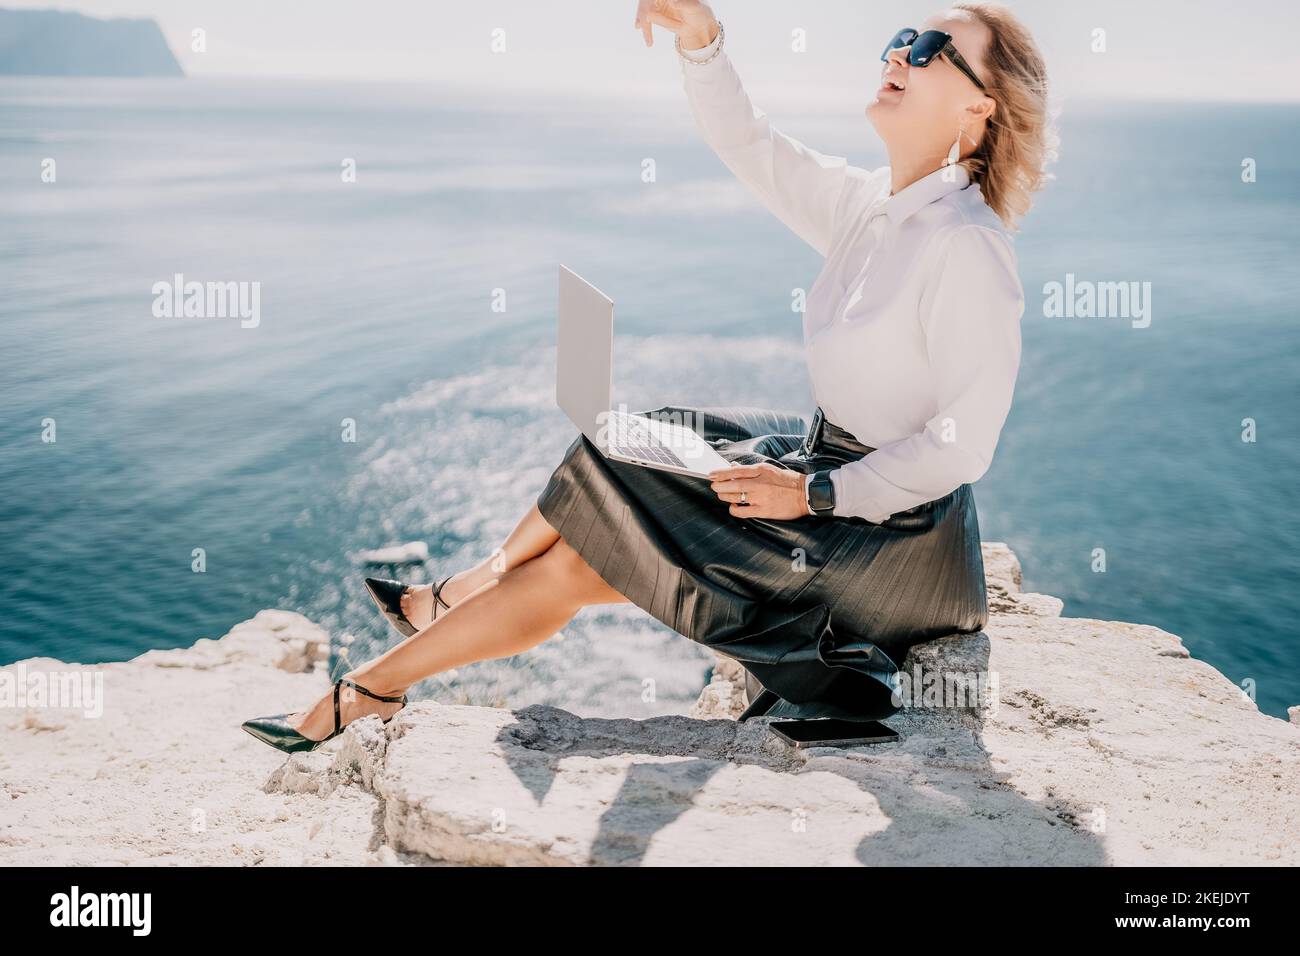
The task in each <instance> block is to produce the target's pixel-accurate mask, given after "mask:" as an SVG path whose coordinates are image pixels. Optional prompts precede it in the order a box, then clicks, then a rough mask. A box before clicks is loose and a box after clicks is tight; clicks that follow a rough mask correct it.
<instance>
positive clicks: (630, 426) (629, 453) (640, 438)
mask: <svg viewBox="0 0 1300 956" xmlns="http://www.w3.org/2000/svg"><path fill="white" fill-rule="evenodd" d="M610 421H611V422H612V423H616V424H614V427H612V428H611V429H610V433H609V449H610V451H612V452H614V453H615V454H618V455H622V456H624V457H626V458H636V459H639V460H640V461H652V462H655V463H656V464H660V465H670V466H672V467H674V468H685V467H686V463H685V462H684V461H682V460H681V459H680V458H678V457H677V455H676V454H674V453H673V451H672V450H671V449H670V448H668V446H666V445H665V444H663V442H661V441H660V440H659V439H658V438H656V437H655V436H654V435H652V434H650V432H648V431H647V430H646V429H644V428H642V427H641V426H639V425H637V424H636V423H635V422H631V421H628V418H627V416H613V415H611V416H610Z"/></svg>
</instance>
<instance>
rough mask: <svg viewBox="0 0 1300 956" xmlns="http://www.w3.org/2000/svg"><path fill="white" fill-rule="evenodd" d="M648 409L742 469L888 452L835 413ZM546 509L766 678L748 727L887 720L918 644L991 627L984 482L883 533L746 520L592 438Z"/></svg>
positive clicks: (651, 595)
mask: <svg viewBox="0 0 1300 956" xmlns="http://www.w3.org/2000/svg"><path fill="white" fill-rule="evenodd" d="M638 414H642V415H649V416H655V417H669V418H670V420H672V421H676V422H683V421H684V422H686V423H687V424H689V425H690V426H691V427H693V428H694V429H695V430H696V431H697V432H699V433H700V434H701V435H703V436H704V438H705V440H707V441H708V442H709V443H710V444H711V445H713V447H714V448H716V449H717V450H718V453H719V454H721V455H722V457H724V458H726V459H728V460H730V461H734V462H738V463H740V464H757V463H760V462H771V463H773V464H776V465H778V466H781V467H785V468H792V469H795V470H797V471H800V472H803V473H808V472H811V471H818V470H821V469H824V468H835V467H838V466H839V465H842V464H844V463H846V462H848V461H853V460H856V459H858V458H861V457H862V456H863V455H866V454H867V453H868V452H870V451H872V450H873V449H871V448H869V447H867V446H865V445H863V444H861V443H860V442H858V441H857V440H856V439H855V438H854V437H853V436H852V435H850V434H849V433H848V432H846V431H844V430H843V429H841V428H838V427H837V426H835V425H833V424H831V423H829V422H825V420H824V419H823V418H822V416H821V414H820V411H819V413H818V415H816V416H814V418H813V420H812V422H811V423H809V422H808V421H806V420H805V419H804V418H803V417H801V416H798V415H792V414H786V413H782V412H773V411H766V410H763V409H755V408H690V407H683V406H666V407H664V408H660V409H654V410H652V411H646V412H640V413H638ZM537 505H538V508H539V510H540V511H541V513H542V516H543V517H545V518H546V520H547V521H548V522H549V523H550V524H551V526H552V527H554V528H555V529H556V531H558V532H559V533H560V535H561V536H562V537H563V538H564V540H565V541H566V542H567V543H568V544H569V545H570V546H572V547H573V548H574V550H576V551H577V552H578V553H579V554H580V555H582V557H583V558H584V559H585V560H586V561H587V563H588V564H590V565H591V566H592V568H594V569H595V570H596V571H597V573H599V574H600V576H601V577H602V578H604V580H605V581H606V582H607V583H608V584H609V585H610V586H611V587H613V588H615V589H616V590H617V591H619V592H620V593H621V594H623V595H624V596H625V597H627V598H628V600H630V601H631V602H632V603H633V604H636V605H637V606H638V607H640V608H642V609H643V610H645V611H647V612H648V613H649V614H651V615H653V616H654V617H655V618H657V619H659V620H660V621H662V622H663V623H664V624H666V625H668V626H669V627H670V628H672V629H673V630H675V631H677V632H678V633H680V634H683V635H685V636H686V637H688V638H690V639H691V640H693V641H697V642H699V643H701V644H704V645H707V646H708V647H710V648H712V649H713V650H715V651H717V652H718V653H720V654H724V655H726V656H728V657H731V658H734V659H736V660H738V661H739V662H740V663H741V664H742V665H743V666H744V667H745V669H746V670H747V671H749V673H750V674H751V675H752V676H753V677H754V678H756V679H757V681H758V682H759V683H760V684H761V685H762V687H763V692H762V693H761V694H759V695H757V696H756V697H755V698H754V699H752V700H751V702H750V705H749V707H748V708H747V709H746V711H745V713H744V714H742V715H741V719H742V720H743V719H747V718H749V717H754V716H759V715H760V714H761V715H766V716H770V717H782V718H808V717H842V718H848V719H851V720H871V719H881V718H883V717H888V716H890V715H891V714H894V713H896V712H897V710H898V709H899V707H900V706H901V703H900V699H899V695H898V692H899V688H900V681H899V678H898V667H899V666H900V665H901V664H902V662H903V658H904V657H905V656H906V654H907V650H908V648H909V647H911V646H912V645H914V644H917V643H920V642H922V641H927V640H932V639H934V638H936V637H942V636H944V635H947V634H952V633H957V632H972V631H978V630H980V629H981V628H982V627H984V625H985V623H986V622H987V620H988V603H987V598H986V596H985V590H984V564H983V560H982V558H981V555H980V537H979V524H978V521H977V519H976V515H975V501H974V498H973V496H972V493H971V488H970V486H969V485H962V486H961V487H959V488H957V489H956V490H955V491H953V492H952V493H951V494H949V495H946V496H945V497H943V498H940V499H938V500H936V501H932V502H928V503H927V504H925V505H921V506H919V507H917V508H914V509H912V510H910V511H907V512H902V513H900V514H896V515H893V516H892V517H890V518H889V519H887V520H886V521H884V522H881V523H875V522H870V521H867V520H866V519H864V518H857V517H833V518H817V517H812V516H808V517H801V518H796V519H794V520H792V521H777V520H771V519H765V518H736V517H733V516H732V515H731V514H730V512H729V511H728V505H727V503H726V502H724V501H721V500H719V499H718V497H717V495H716V494H715V493H714V492H713V491H712V490H711V489H710V487H709V482H708V481H706V480H704V479H701V478H695V477H691V476H687V475H677V474H673V473H671V472H666V471H658V470H656V469H651V468H645V467H642V466H639V465H631V464H626V463H624V462H619V461H612V460H610V459H608V458H606V457H605V456H604V455H602V454H601V453H600V452H599V450H597V449H596V448H595V447H594V446H593V445H592V444H591V442H589V441H588V440H587V439H586V438H585V437H584V436H582V435H579V436H578V438H577V439H575V440H574V442H573V444H572V445H570V446H569V449H568V451H567V452H566V454H565V457H564V460H563V461H562V462H561V463H560V465H559V467H558V468H557V469H556V470H555V472H554V474H552V475H551V478H550V480H549V481H548V483H547V485H546V487H545V488H544V489H543V491H542V493H541V495H540V496H539V498H538V500H537Z"/></svg>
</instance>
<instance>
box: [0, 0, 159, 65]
mask: <svg viewBox="0 0 1300 956" xmlns="http://www.w3.org/2000/svg"><path fill="white" fill-rule="evenodd" d="M0 74H8V75H11V76H12V75H15V74H17V75H26V76H184V75H185V71H184V70H182V69H181V65H180V64H179V63H177V62H176V57H174V56H173V55H172V51H171V48H170V47H168V46H167V41H166V40H165V39H164V38H163V35H162V31H161V30H159V29H158V24H157V23H155V22H154V21H153V20H96V19H95V18H94V17H87V16H82V15H81V14H80V13H65V12H63V11H61V10H0Z"/></svg>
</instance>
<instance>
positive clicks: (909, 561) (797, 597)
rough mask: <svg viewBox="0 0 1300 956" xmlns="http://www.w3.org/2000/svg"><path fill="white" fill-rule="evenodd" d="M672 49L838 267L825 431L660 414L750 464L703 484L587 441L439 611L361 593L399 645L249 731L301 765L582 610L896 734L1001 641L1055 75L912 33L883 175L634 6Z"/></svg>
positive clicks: (985, 12)
mask: <svg viewBox="0 0 1300 956" xmlns="http://www.w3.org/2000/svg"><path fill="white" fill-rule="evenodd" d="M656 25H657V26H659V27H662V28H666V29H667V30H669V31H671V32H672V33H674V34H676V37H677V40H676V45H677V50H678V54H679V57H680V59H681V61H682V62H681V67H682V73H683V82H684V85H685V88H686V93H687V96H688V98H689V101H690V105H691V109H692V112H693V113H694V116H695V119H696V122H697V124H698V125H699V127H700V128H701V130H702V131H703V133H704V136H705V139H706V140H707V141H708V143H709V145H710V146H711V147H712V148H713V149H714V151H715V152H717V154H718V156H719V157H720V158H721V160H722V161H723V163H725V164H726V165H727V166H728V167H729V168H730V169H731V171H732V172H733V173H734V174H735V175H736V176H737V178H739V179H740V181H741V182H743V183H744V184H745V185H746V186H747V187H748V188H749V189H750V190H751V191H753V192H754V193H755V194H756V195H757V196H758V198H759V199H760V200H761V201H762V202H763V203H764V204H765V205H766V206H767V207H768V208H769V209H770V210H771V211H772V212H773V213H774V214H775V215H776V216H778V217H779V218H780V219H781V220H782V221H783V222H785V223H786V224H787V225H788V226H789V227H790V228H791V229H792V230H793V231H794V232H795V233H796V234H797V235H799V236H800V237H801V238H802V239H804V240H805V241H806V242H808V243H809V244H810V245H811V246H812V247H813V248H814V249H816V250H817V251H818V252H819V253H821V254H822V255H823V256H824V257H825V259H826V262H825V266H824V268H823V269H822V272H821V274H820V275H819V276H818V278H817V281H816V283H815V284H814V285H813V286H812V289H811V291H810V293H809V295H808V297H807V311H806V313H805V316H804V341H805V346H806V351H807V360H808V366H809V371H810V373H811V378H812V384H813V391H814V394H815V396H816V399H817V403H818V406H819V407H818V410H817V414H816V415H815V416H814V417H813V419H812V421H811V423H809V422H806V421H804V420H803V419H802V418H799V417H796V416H791V415H782V414H778V413H774V412H767V411H763V410H756V409H734V408H732V409H727V408H708V409H694V408H665V409H658V410H656V411H655V412H647V413H643V414H649V415H655V414H660V413H662V414H665V415H669V416H682V417H675V418H674V420H677V421H681V420H683V418H684V420H686V421H688V422H690V423H691V424H692V425H693V426H694V427H695V428H696V430H697V431H699V432H700V433H701V434H702V435H704V437H705V438H706V439H708V440H709V441H710V442H711V443H713V444H714V446H715V447H716V448H717V449H718V450H719V452H720V453H721V454H722V455H723V456H724V457H726V458H727V459H729V460H730V461H731V462H733V468H732V469H730V470H728V471H726V472H717V473H715V474H714V475H713V476H712V478H713V480H712V481H711V482H710V483H705V482H703V481H701V480H699V479H696V478H692V477H685V476H678V475H674V474H671V473H668V472H663V471H655V470H651V469H648V468H641V467H638V466H635V465H628V464H624V463H621V462H615V461H610V460H607V459H606V458H604V457H603V456H602V455H601V454H600V453H599V452H598V451H596V450H595V449H594V448H593V446H592V445H591V444H590V443H588V442H587V441H586V439H584V438H583V437H581V436H579V437H578V438H577V439H576V440H575V441H574V442H573V444H572V445H571V446H570V448H569V450H568V453H567V454H566V456H565V459H564V461H563V462H562V463H561V464H560V466H559V467H558V468H557V469H556V471H555V473H554V474H553V475H552V476H551V479H550V481H549V483H548V484H547V486H546V488H545V489H544V490H543V491H542V493H541V495H540V496H539V498H538V500H537V503H536V505H535V506H534V507H533V508H532V509H530V511H529V512H528V513H527V514H526V515H525V516H524V517H523V519H522V520H521V521H520V522H519V524H518V525H517V527H516V528H515V530H514V531H513V533H512V534H511V535H510V537H509V538H508V539H507V540H506V542H505V543H504V545H503V546H502V547H501V548H500V549H498V551H497V552H495V553H494V554H493V555H491V556H490V557H488V558H485V559H484V561H483V562H482V563H480V564H479V565H478V566H476V567H473V568H469V569H467V570H464V571H461V572H459V573H458V574H454V575H452V576H451V577H450V578H448V579H446V580H445V581H443V582H441V583H440V584H438V585H437V586H432V587H430V586H426V587H407V586H405V585H403V584H401V583H400V582H396V581H367V586H368V587H369V588H370V590H371V594H372V596H373V597H374V599H375V601H376V603H377V604H378V605H379V606H380V608H381V610H382V611H383V612H384V613H385V614H386V616H387V617H388V618H389V620H390V621H391V622H392V623H393V624H394V626H396V627H397V628H398V630H399V631H400V632H401V633H402V634H403V635H404V636H405V637H406V640H404V641H403V642H402V643H401V644H399V645H397V646H396V647H394V648H393V649H392V650H390V651H388V652H387V653H385V654H383V655H382V656H380V657H378V658H376V659H375V660H373V661H370V662H369V663H367V664H365V665H363V666H361V667H359V668H357V669H356V670H355V671H353V672H352V673H350V674H349V675H347V676H346V677H345V678H344V679H342V680H341V681H339V682H336V683H335V685H334V688H333V690H332V692H331V694H329V695H327V696H326V697H325V698H323V699H322V700H321V701H319V702H318V703H317V704H316V705H315V706H314V707H313V708H312V709H311V710H309V711H306V712H305V713H301V714H294V715H276V716H275V717H269V718H260V719H258V720H253V721H249V722H248V723H246V724H245V725H244V727H245V729H247V730H248V731H249V732H250V733H252V734H253V735H254V736H257V737H258V738H259V739H261V740H264V741H266V742H267V743H269V744H271V745H272V746H276V747H279V748H280V749H282V750H287V751H293V750H309V749H313V748H315V747H316V746H319V744H320V743H322V742H323V741H324V740H327V739H329V738H330V737H332V736H335V735H337V734H338V733H340V732H341V730H342V728H343V727H345V726H346V725H347V724H348V723H349V722H350V721H351V720H354V719H356V718H357V717H360V716H363V715H366V714H377V715H379V716H380V717H381V718H382V719H384V720H387V719H389V718H391V717H392V716H393V714H395V713H396V712H397V711H398V710H399V709H400V708H401V707H402V705H403V704H404V703H405V700H406V697H405V691H406V690H407V688H409V687H410V686H411V685H412V684H414V683H416V682H417V681H419V680H421V679H423V678H425V677H428V676H429V675H431V674H435V673H438V672H439V671H444V670H447V669H449V668H453V667H459V666H462V665H465V664H469V663H472V662H475V661H480V660H485V659H488V658H496V657H508V656H511V655H514V654H518V653H520V652H521V651H524V650H526V649H528V648H530V647H533V646H535V645H536V644H538V643H540V642H541V641H543V640H545V639H546V638H548V637H550V636H551V635H553V634H554V633H555V632H556V631H558V630H559V629H560V628H561V627H562V626H563V625H564V624H565V623H566V622H567V621H568V620H569V619H570V618H571V617H572V616H573V615H574V614H575V613H576V612H577V611H578V610H579V609H580V608H582V607H584V606H586V605H590V604H607V603H608V604H612V603H620V602H626V601H631V602H633V603H635V604H637V605H638V606H640V607H641V608H643V609H644V610H646V611H647V612H649V613H650V614H652V615H654V616H655V617H657V618H658V619H659V620H661V621H663V622H664V623H666V624H667V625H669V626H670V627H672V628H673V629H675V630H677V631H678V632H680V633H682V634H684V635H686V636H687V637H690V638H691V639H693V640H696V641H699V642H701V643H703V644H706V645H708V646H710V647H712V648H714V649H715V650H717V651H718V652H720V653H722V654H726V655H728V656H730V657H732V658H735V659H737V660H739V661H741V662H742V664H743V666H744V667H745V669H746V671H747V672H748V674H749V675H750V676H751V677H752V678H754V679H755V681H756V683H757V684H758V685H761V687H762V692H761V693H759V694H757V695H756V696H754V697H753V699H752V700H751V702H750V705H749V707H748V709H747V710H746V712H745V714H744V715H742V719H743V718H747V717H750V716H756V715H759V714H764V715H768V716H773V717H776V716H780V717H823V716H838V717H847V718H851V719H870V718H879V717H883V716H888V715H889V714H891V713H893V712H895V711H896V709H897V708H898V706H899V701H898V698H897V690H898V684H899V682H898V675H897V665H899V664H900V663H901V662H902V660H903V658H904V656H905V655H906V653H907V650H908V648H909V647H911V646H912V645H914V644H916V643H918V642H920V641H925V640H930V639H933V638H936V637H940V636H943V635H946V634H951V633H954V632H970V631H976V630H978V629H980V628H981V627H983V626H984V624H985V622H986V620H987V617H988V608H987V604H986V599H985V591H984V568H983V563H982V561H981V557H980V540H979V527H978V522H977V519H976V513H975V503H974V499H973V497H972V494H971V488H970V483H971V482H974V481H975V480H976V479H978V478H979V477H980V476H981V475H983V474H984V472H985V471H986V470H987V468H988V466H989V463H990V461H991V459H992V456H993V451H994V448H995V446H996V445H997V440H998V436H999V433H1000V432H1001V429H1002V425H1003V423H1004V421H1005V419H1006V416H1007V412H1008V410H1009V408H1010V404H1011V398H1012V392H1013V388H1014V385H1015V379H1016V374H1017V371H1018V368H1019V360H1020V327H1019V322H1020V316H1021V313H1022V311H1023V305H1024V299H1023V294H1022V290H1021V286H1020V282H1019V279H1018V277H1017V273H1016V258H1015V253H1014V251H1013V248H1012V245H1011V241H1010V238H1009V235H1008V230H1009V229H1012V228H1014V222H1015V220H1016V218H1017V217H1019V216H1020V215H1022V214H1023V213H1024V212H1026V211H1027V210H1028V208H1029V203H1030V196H1031V193H1032V192H1033V191H1034V190H1036V189H1038V188H1039V187H1040V186H1041V184H1042V181H1043V178H1044V173H1043V165H1044V162H1045V160H1046V159H1047V157H1048V156H1049V154H1050V137H1051V130H1050V126H1049V123H1048V120H1047V103H1046V76H1045V70H1044V66H1043V61H1042V57H1041V56H1040V55H1039V53H1038V51H1037V50H1036V48H1035V46H1034V43H1033V41H1032V39H1031V37H1030V36H1029V34H1028V32H1027V31H1026V30H1025V29H1024V28H1023V27H1022V26H1021V25H1020V24H1019V23H1018V22H1017V21H1016V20H1015V19H1014V17H1012V16H1011V14H1010V13H1008V12H1007V11H1005V10H1004V9H1003V8H1001V7H996V6H992V5H986V4H982V3H960V4H958V5H957V6H955V7H954V8H952V9H950V10H948V11H946V12H944V13H942V14H940V15H938V16H936V17H933V18H931V19H930V20H929V21H927V23H926V24H925V26H924V27H923V28H922V29H921V31H920V32H919V33H918V31H916V30H912V29H905V30H900V31H899V32H898V33H897V34H896V35H895V36H894V37H893V38H892V39H891V40H890V41H889V43H888V45H887V47H886V49H885V52H884V54H883V55H882V61H883V62H884V67H883V69H882V78H881V85H880V88H879V89H878V90H877V91H876V93H875V98H874V100H873V101H872V103H871V104H870V105H869V106H868V107H867V111H866V112H867V117H868V118H869V119H870V121H871V123H872V125H873V126H874V127H875V129H876V131H877V133H878V134H879V135H880V137H881V139H882V140H883V141H884V144H885V146H886V148H887V150H888V154H889V165H888V166H887V167H883V168H881V169H877V170H874V171H867V170H864V169H859V168H856V167H853V166H850V165H848V164H847V162H846V161H845V160H843V159H840V158H837V157H831V156H826V155H823V154H821V153H818V152H816V151H814V150H811V149H809V148H807V147H805V146H803V145H802V144H800V143H798V142H796V141H795V140H793V139H790V138H789V137H787V136H785V135H784V134H782V133H780V132H778V131H777V130H776V129H774V128H773V127H772V125H771V124H770V123H769V121H768V119H767V118H766V116H765V115H764V114H762V113H761V112H757V111H755V110H754V109H753V107H752V105H751V104H750V101H749V99H748V97H747V96H746V94H745V92H744V90H743V88H742V86H741V83H740V79H739V77H738V75H737V73H736V71H735V69H734V67H733V66H732V64H731V62H730V60H729V59H728V57H727V54H726V52H725V49H724V47H725V43H726V39H725V33H724V30H723V27H722V25H721V24H720V23H719V22H718V20H717V19H716V18H715V17H714V15H713V12H712V10H710V8H709V7H708V6H707V5H705V4H703V3H699V2H696V0H641V4H640V7H639V8H638V10H637V17H636V26H637V27H638V28H639V29H640V30H642V31H643V32H644V34H645V42H646V43H647V45H650V44H652V43H653V37H652V28H653V26H656ZM735 465H739V467H735Z"/></svg>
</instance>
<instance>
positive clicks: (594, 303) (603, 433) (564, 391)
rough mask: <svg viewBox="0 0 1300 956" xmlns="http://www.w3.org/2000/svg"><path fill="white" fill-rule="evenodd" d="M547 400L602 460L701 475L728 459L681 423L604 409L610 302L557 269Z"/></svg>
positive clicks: (610, 381)
mask: <svg viewBox="0 0 1300 956" xmlns="http://www.w3.org/2000/svg"><path fill="white" fill-rule="evenodd" d="M558 313H559V331H558V335H557V341H556V360H555V366H556V368H555V373H556V374H555V400H556V403H557V404H558V405H559V406H560V408H561V409H562V410H563V411H564V414H566V415H568V416H569V420H570V421H572V422H573V424H574V425H576V426H577V427H578V430H579V431H581V432H582V434H584V435H586V436H587V439H588V440H589V441H590V442H591V443H592V444H593V445H595V446H596V447H597V448H598V449H599V450H600V452H601V454H603V455H604V456H605V457H606V458H612V459H614V460H615V461H624V462H627V463H628V464H632V465H642V466H644V467H646V468H657V469H659V470H661V471H671V472H675V473H676V474H679V475H694V476H696V477H698V478H706V477H707V476H708V474H709V472H711V471H717V470H718V469H719V468H730V467H731V462H729V461H727V459H725V458H723V457H722V456H721V455H719V454H718V453H717V451H715V450H714V448H713V446H712V445H710V444H709V443H708V442H706V441H705V440H704V439H703V438H701V437H700V435H699V433H697V432H695V431H693V430H691V429H690V428H688V427H686V424H685V423H682V422H674V421H670V420H667V419H661V418H650V417H647V416H645V415H634V414H631V413H630V412H627V411H626V410H622V409H618V410H616V409H613V408H611V407H610V403H611V395H612V394H613V388H614V301H613V300H612V299H610V298H609V296H607V295H605V294H604V293H603V292H601V291H600V290H599V289H597V288H596V287H595V286H594V285H592V284H591V283H590V282H588V281H587V280H585V279H583V278H582V277H581V276H580V275H578V274H577V273H576V272H573V271H572V270H570V269H568V268H566V267H565V266H563V265H561V266H560V301H559V310H558Z"/></svg>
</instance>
